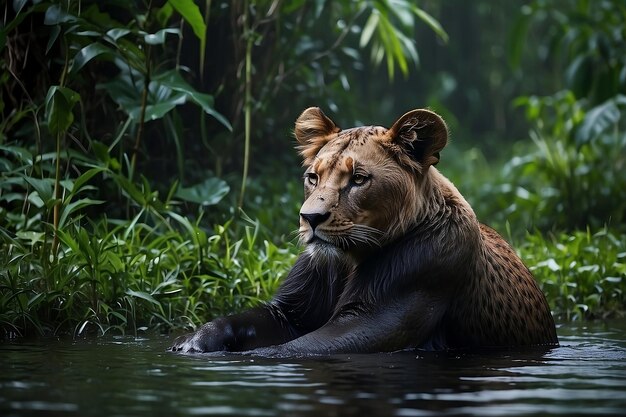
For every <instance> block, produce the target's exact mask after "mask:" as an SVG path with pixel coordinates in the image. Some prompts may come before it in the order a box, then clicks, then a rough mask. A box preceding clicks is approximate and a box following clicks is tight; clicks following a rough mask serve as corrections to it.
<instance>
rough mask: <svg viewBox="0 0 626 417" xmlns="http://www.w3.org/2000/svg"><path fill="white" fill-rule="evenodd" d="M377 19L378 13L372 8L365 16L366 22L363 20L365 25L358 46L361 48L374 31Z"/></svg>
mask: <svg viewBox="0 0 626 417" xmlns="http://www.w3.org/2000/svg"><path fill="white" fill-rule="evenodd" d="M379 21H380V13H379V12H378V10H372V13H371V14H370V17H368V18H367V22H365V26H364V27H363V31H362V32H361V38H360V39H359V47H361V48H363V47H365V46H366V45H367V44H368V43H369V42H370V40H371V39H372V35H373V34H374V31H376V28H377V27H378V22H379Z"/></svg>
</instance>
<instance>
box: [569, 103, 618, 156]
mask: <svg viewBox="0 0 626 417" xmlns="http://www.w3.org/2000/svg"><path fill="white" fill-rule="evenodd" d="M618 105H621V106H622V107H626V96H623V95H618V96H617V97H615V98H613V99H611V100H608V101H605V102H604V103H602V104H600V105H599V106H596V107H594V108H593V109H591V110H589V111H588V112H587V114H586V115H585V118H584V120H583V122H582V124H581V126H580V128H579V129H578V131H577V132H576V142H577V143H578V144H579V145H580V144H583V143H588V142H590V141H592V140H594V139H596V138H597V137H598V136H599V135H601V134H602V133H604V132H605V131H607V130H608V129H610V128H611V127H613V126H615V125H616V124H617V123H618V122H619V119H620V117H621V112H620V109H619V107H618Z"/></svg>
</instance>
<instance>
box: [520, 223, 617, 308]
mask: <svg viewBox="0 0 626 417" xmlns="http://www.w3.org/2000/svg"><path fill="white" fill-rule="evenodd" d="M519 251H520V253H521V256H522V259H524V261H525V262H526V264H527V265H528V266H529V268H530V270H531V271H532V272H533V274H534V275H535V277H536V278H537V280H538V281H539V282H540V284H541V288H542V290H543V291H544V293H545V294H546V297H547V299H548V301H549V302H550V306H551V308H552V310H553V312H554V314H555V316H556V317H557V318H561V319H567V320H580V319H591V318H607V317H611V316H616V315H617V316H623V315H624V314H626V235H624V234H621V235H616V234H614V233H612V232H611V231H610V230H608V229H601V230H600V231H598V232H595V233H592V232H591V231H590V230H587V231H586V232H582V231H580V232H574V233H571V234H565V233H559V234H558V235H556V236H552V237H546V236H544V235H543V234H541V233H532V234H528V235H527V236H526V239H525V241H524V243H523V244H522V245H521V246H520V250H519Z"/></svg>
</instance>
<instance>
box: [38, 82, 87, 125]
mask: <svg viewBox="0 0 626 417" xmlns="http://www.w3.org/2000/svg"><path fill="white" fill-rule="evenodd" d="M79 100H80V95H78V93H77V92H75V91H74V90H71V89H69V88H67V87H60V86H58V85H53V86H51V87H50V88H49V89H48V94H47V95H46V121H47V122H48V130H50V133H51V134H52V135H57V134H58V133H61V132H65V131H66V130H67V129H68V128H69V127H70V126H71V125H72V122H73V121H74V114H73V113H72V110H73V108H74V105H75V104H76V103H78V101H79Z"/></svg>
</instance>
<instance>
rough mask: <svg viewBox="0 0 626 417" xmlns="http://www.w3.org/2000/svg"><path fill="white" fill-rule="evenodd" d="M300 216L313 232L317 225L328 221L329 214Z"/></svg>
mask: <svg viewBox="0 0 626 417" xmlns="http://www.w3.org/2000/svg"><path fill="white" fill-rule="evenodd" d="M300 216H301V217H302V218H303V219H304V220H306V221H307V223H309V224H310V225H311V228H312V229H313V230H315V228H316V227H317V226H318V225H320V224H322V223H324V222H325V221H326V220H328V218H329V217H330V213H300Z"/></svg>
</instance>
